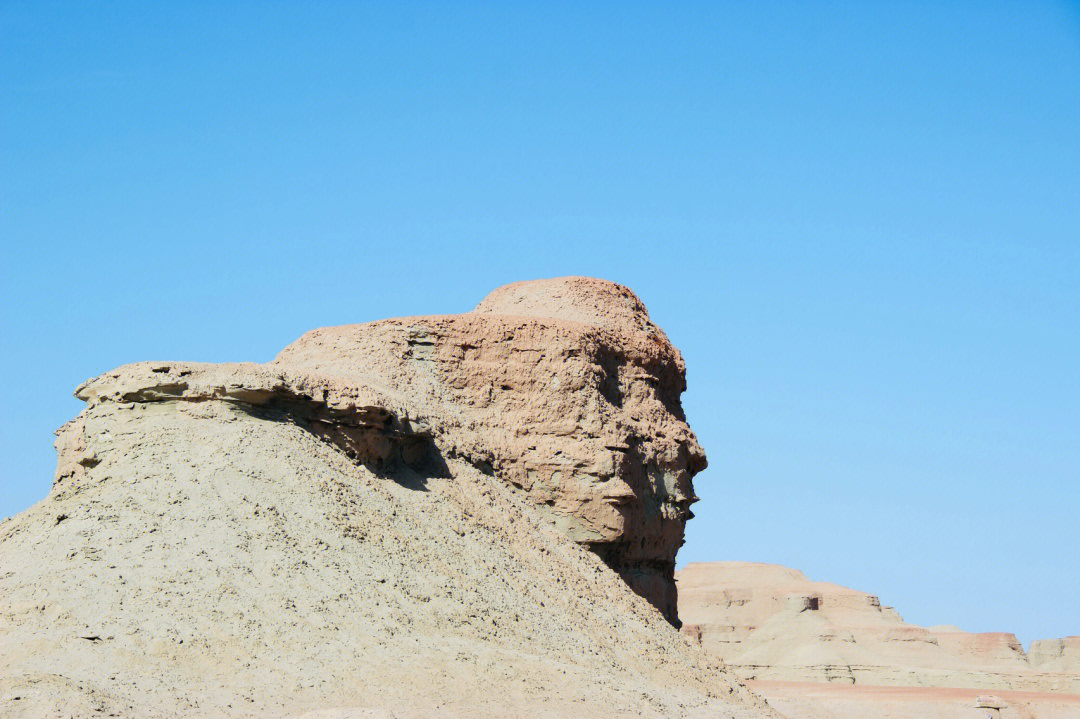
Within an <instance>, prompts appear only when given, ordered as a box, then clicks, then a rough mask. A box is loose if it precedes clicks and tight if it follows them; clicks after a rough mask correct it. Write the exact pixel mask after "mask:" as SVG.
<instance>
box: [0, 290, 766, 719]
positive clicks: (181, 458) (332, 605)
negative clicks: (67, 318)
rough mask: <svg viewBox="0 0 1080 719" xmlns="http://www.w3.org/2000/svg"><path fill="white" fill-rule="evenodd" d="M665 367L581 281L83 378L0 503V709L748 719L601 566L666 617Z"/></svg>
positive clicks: (665, 350) (669, 554)
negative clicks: (41, 487) (459, 309)
mask: <svg viewBox="0 0 1080 719" xmlns="http://www.w3.org/2000/svg"><path fill="white" fill-rule="evenodd" d="M574 303H577V304H574ZM581 303H585V304H584V305H582V304H581ZM570 305H573V306H570ZM506 307H514V308H517V309H515V310H514V311H515V312H519V314H516V315H507V314H502V312H504V311H505V308H506ZM682 388H683V365H682V360H681V358H680V357H679V355H678V353H677V351H675V350H674V349H673V348H672V347H671V345H670V343H668V342H667V340H666V338H665V337H664V336H663V334H662V333H660V331H659V330H657V329H656V328H655V327H653V326H652V325H651V323H649V322H648V318H647V315H646V314H645V313H644V308H643V307H641V306H640V302H639V301H637V300H636V298H634V297H633V295H632V294H630V293H629V291H628V290H625V288H621V287H619V286H617V285H612V284H611V283H602V282H599V281H595V280H585V279H581V278H570V279H566V280H556V281H547V282H542V283H538V284H531V285H528V286H526V287H513V286H512V287H511V288H506V289H504V290H503V291H501V292H497V293H495V294H493V296H492V298H490V299H489V300H486V301H485V302H484V303H482V304H481V306H480V308H478V310H477V312H475V313H469V314H466V315H458V316H438V317H425V318H409V319H404V320H389V321H385V322H378V323H372V324H369V325H355V326H350V327H343V328H329V329H325V330H317V331H315V332H312V333H308V334H307V335H305V336H304V337H303V338H301V339H300V340H298V341H297V342H296V343H294V344H293V345H292V346H290V347H289V348H287V349H286V350H285V351H284V352H282V354H281V355H280V356H279V357H278V358H277V359H276V360H275V361H274V362H271V363H269V364H266V365H257V364H250V363H241V364H228V365H207V364H196V363H172V362H165V363H140V364H136V365H128V366H126V367H122V368H120V369H118V370H115V371H112V372H108V373H106V374H104V375H102V376H100V377H98V378H96V379H94V380H91V381H90V382H87V383H86V384H84V385H83V386H82V387H80V388H79V390H78V396H79V397H80V398H82V399H84V400H85V401H86V403H87V407H86V409H85V410H84V412H83V413H82V414H80V415H79V417H78V418H77V419H76V420H74V421H72V422H69V423H68V424H67V425H65V426H64V427H63V428H62V429H61V430H60V432H59V433H58V440H57V449H58V451H59V454H60V457H59V461H58V471H57V478H56V483H55V485H54V487H53V490H52V492H51V493H50V495H49V497H48V498H46V499H45V500H44V501H42V502H40V503H38V504H37V505H35V506H34V507H32V508H31V509H30V510H28V511H27V512H24V513H22V514H20V515H18V516H16V517H14V518H11V519H8V520H5V521H4V522H3V523H0V715H2V716H5V717H7V716H11V717H40V716H56V715H63V716H80V717H81V716H100V715H115V716H130V717H177V716H205V717H219V716H245V717H248V716H250V717H255V716H258V717H287V716H290V717H295V716H299V715H307V716H311V717H317V716H318V717H341V718H342V719H344V718H345V717H363V716H371V717H381V716H394V717H398V719H403V718H405V717H428V716H446V717H463V716H469V717H474V716H475V717H501V716H526V715H527V716H541V717H592V716H599V715H604V716H621V717H631V716H633V717H639V716H641V717H669V716H675V717H679V716H684V717H705V716H723V717H735V718H739V719H750V718H751V717H766V716H775V714H773V713H772V712H771V711H770V710H769V709H768V708H767V707H766V706H764V705H763V704H762V703H761V702H760V701H758V700H757V699H756V698H755V697H754V696H753V695H751V694H749V693H748V692H746V691H745V690H744V689H743V688H742V687H741V686H740V685H739V684H738V683H737V682H736V681H735V680H734V679H733V678H732V677H731V676H730V675H729V674H727V673H726V672H724V671H723V670H722V669H721V667H720V665H719V662H718V661H716V660H712V659H710V658H709V657H708V656H707V655H706V654H705V653H703V652H701V651H700V650H699V649H697V648H695V647H693V646H692V645H691V644H689V643H688V642H686V641H685V640H684V639H683V638H682V637H680V636H679V634H678V632H677V631H676V630H675V629H674V628H672V627H671V625H670V624H669V622H668V621H666V620H665V616H664V615H663V614H661V613H660V612H658V611H657V610H656V609H655V608H654V607H653V606H650V605H649V603H647V602H646V601H645V600H643V599H642V598H641V597H639V596H637V595H635V593H634V592H633V591H631V590H630V588H629V587H628V586H627V583H626V582H624V581H623V580H622V579H620V578H619V576H618V575H616V574H615V573H614V572H612V571H610V569H609V568H608V566H605V563H604V562H605V561H606V562H607V563H608V565H610V566H613V567H615V568H616V569H618V570H619V572H620V573H621V574H622V575H623V576H624V577H625V578H626V579H627V580H628V581H629V583H630V585H631V586H632V587H634V589H635V590H637V591H638V592H639V593H641V594H644V595H646V596H647V597H648V599H649V600H650V601H652V602H653V603H654V604H656V605H659V606H660V607H661V608H662V609H664V610H666V614H667V618H673V616H674V610H673V602H674V592H673V585H672V583H671V572H670V568H671V566H672V564H671V563H672V562H673V560H674V556H675V551H676V550H677V548H678V544H679V543H680V542H681V539H682V527H683V524H684V523H685V521H686V519H687V518H688V516H689V510H688V506H689V503H690V502H691V501H692V499H693V490H692V487H691V484H690V480H691V476H692V475H693V473H694V472H696V471H697V470H699V469H700V468H701V467H702V466H704V456H703V454H702V453H701V450H700V448H699V447H698V446H697V443H696V441H694V438H693V434H692V433H691V432H690V430H689V428H688V427H687V426H686V424H685V422H684V420H683V418H682V413H681V409H680V408H679V404H678V399H679V393H680V392H681V391H682ZM567 535H569V536H570V537H573V538H574V540H576V541H571V540H570V539H569V538H568V536H567ZM582 545H584V546H582ZM590 549H592V550H594V551H589V550H590ZM601 557H603V561H602V560H601Z"/></svg>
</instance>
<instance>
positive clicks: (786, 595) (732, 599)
mask: <svg viewBox="0 0 1080 719" xmlns="http://www.w3.org/2000/svg"><path fill="white" fill-rule="evenodd" d="M676 577H677V583H678V588H679V613H680V616H681V617H682V619H683V621H684V625H683V632H684V633H685V634H686V635H687V636H689V637H690V638H691V639H692V640H693V641H694V642H695V643H697V644H699V645H701V646H702V647H703V648H704V649H705V650H706V651H708V652H710V653H711V654H713V655H714V656H716V657H718V658H720V659H722V660H723V661H724V663H725V664H726V665H727V666H728V667H730V668H731V669H732V670H733V671H734V672H735V673H736V674H738V675H739V676H740V677H741V678H743V679H746V680H764V681H785V682H826V683H841V684H854V685H857V686H860V685H867V686H898V687H963V688H980V689H995V690H996V689H1000V690H1018V691H1034V692H1051V691H1053V692H1066V693H1073V694H1080V637H1067V638H1065V639H1048V640H1043V641H1036V642H1032V645H1031V650H1030V651H1029V652H1027V653H1025V652H1024V649H1023V647H1022V646H1021V644H1020V642H1019V641H1017V639H1016V637H1015V636H1014V635H1012V634H1007V633H982V634H972V633H969V632H964V631H961V630H960V629H959V628H958V627H954V626H935V627H930V628H928V629H927V628H923V627H919V626H916V625H913V624H908V623H906V622H904V620H903V619H902V618H901V617H900V615H899V614H898V613H897V612H896V610H894V609H893V608H891V607H882V606H881V603H880V602H879V601H878V598H877V597H876V596H874V595H872V594H867V593H865V592H860V591H857V590H854V589H849V588H847V587H842V586H839V585H836V584H829V583H826V582H813V581H810V580H809V579H807V578H806V576H805V575H804V574H803V573H802V572H800V571H797V570H794V569H788V568H786V567H781V566H776V565H771V564H754V563H749V562H714V563H702V564H689V565H687V566H686V568H684V569H683V570H681V571H680V572H678V573H677V575H676Z"/></svg>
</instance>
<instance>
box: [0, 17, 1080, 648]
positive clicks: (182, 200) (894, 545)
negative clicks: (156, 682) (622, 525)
mask: <svg viewBox="0 0 1080 719" xmlns="http://www.w3.org/2000/svg"><path fill="white" fill-rule="evenodd" d="M582 5H583V4H581V3H547V4H527V3H485V4H479V5H466V4H463V3H431V4H416V5H409V4H402V3H396V2H395V3H385V4H382V5H363V4H359V3H352V2H350V3H330V2H321V3H299V2H297V3H291V4H284V3H282V4H272V3H251V4H229V3H194V4H192V3H174V4H172V5H168V4H164V3H132V4H120V3H71V4H52V3H43V2H25V3H13V2H4V3H3V4H2V6H0V84H2V88H0V90H2V92H0V123H2V124H0V140H2V146H0V153H2V154H0V183H2V184H0V189H2V197H0V237H2V242H3V253H2V263H3V268H2V272H3V275H2V287H0V293H2V304H3V327H2V337H3V343H2V345H0V362H2V366H0V396H2V397H3V399H4V409H3V412H0V430H2V445H0V462H2V464H0V471H2V485H0V495H2V496H0V515H9V514H12V513H15V512H18V511H21V510H22V509H24V508H26V507H28V506H29V505H30V504H32V503H33V502H36V501H38V500H40V499H42V498H43V497H44V496H45V495H46V493H47V492H48V489H49V486H50V483H51V477H52V473H53V469H54V466H55V455H54V452H53V449H52V446H51V444H52V441H53V437H52V431H53V430H54V429H56V428H57V427H58V426H59V425H61V424H62V423H63V422H65V421H66V420H68V419H69V418H71V417H73V416H74V415H75V414H76V413H77V412H78V411H79V410H80V403H79V402H77V401H76V400H75V399H73V398H72V396H71V392H72V390H73V389H74V388H75V386H76V385H77V384H79V383H80V382H82V381H83V380H85V379H87V378H89V377H91V376H94V375H96V374H98V373H100V372H102V371H105V370H108V369H110V368H112V367H114V366H116V365H120V364H123V363H126V362H132V361H137V360H147V359H177V360H180V359H182V360H208V361H230V360H256V361H264V360H269V359H271V358H272V357H273V356H274V355H275V354H276V352H277V351H278V350H279V349H280V348H282V347H284V346H285V345H286V344H287V343H289V342H290V341H291V340H293V339H294V338H296V337H297V336H298V335H300V334H301V333H302V332H304V331H305V330H307V329H310V328H313V327H317V326H322V325H332V324H342V323H350V322H363V321H368V320H374V319H378V318H382V317H387V316H399V315H406V314H423V313H441V312H457V311H465V310H468V309H470V308H471V307H472V306H473V305H474V304H475V303H476V302H477V301H478V300H479V299H480V298H481V297H483V296H484V295H485V294H486V293H487V292H488V291H489V290H490V289H492V288H494V287H496V286H498V285H501V284H504V283H507V282H511V281H515V280H521V279H527V278H536V277H550V276H558V275H569V274H581V275H593V276H598V277H604V278H607V279H611V280H616V281H618V282H622V283H625V284H627V285H629V286H631V287H632V288H633V289H634V290H636V291H637V292H638V294H639V295H640V296H641V297H642V298H643V299H644V300H645V302H646V304H647V305H648V306H649V308H650V310H651V311H652V315H653V318H654V319H655V320H656V321H657V322H658V323H659V324H661V325H662V326H663V327H665V328H666V329H667V331H668V333H669V335H670V336H671V338H672V340H673V341H674V342H675V343H676V344H677V345H678V346H679V347H680V348H682V350H683V352H684V354H685V357H686V362H687V365H688V368H689V390H688V392H687V394H686V395H685V406H686V409H687V413H688V415H689V419H690V422H691V424H692V425H693V427H694V428H695V429H696V430H697V432H698V434H699V436H700V438H701V441H702V444H703V445H704V446H705V448H706V449H707V451H708V453H709V459H710V466H709V469H708V470H707V471H706V472H705V473H704V474H702V475H701V476H700V477H699V482H698V493H699V495H700V496H701V497H702V501H701V503H700V504H699V505H698V506H697V507H696V510H697V514H698V518H697V519H696V520H694V521H693V522H692V523H691V528H690V530H689V537H688V542H687V544H686V547H685V549H684V550H683V552H682V553H681V554H680V559H681V561H683V562H685V561H700V560H710V559H743V560H757V561H766V562H777V563H781V564H785V565H790V566H793V567H798V568H801V569H803V570H804V571H806V572H807V573H808V574H809V575H810V576H811V577H813V578H815V579H822V580H829V581H835V582H840V583H843V584H847V585H850V586H854V587H857V588H861V589H864V590H868V591H872V592H875V593H877V594H880V595H881V597H882V600H883V602H884V603H887V604H893V605H895V606H897V607H898V608H899V610H900V611H901V613H902V614H903V615H904V616H905V617H906V618H907V619H909V620H911V621H914V622H918V623H921V624H934V623H955V624H958V625H960V626H961V627H963V628H965V629H969V630H973V631H974V630H978V631H987V630H1001V631H1014V632H1016V633H1017V634H1018V635H1019V636H1020V637H1021V639H1022V640H1024V641H1025V642H1027V641H1030V640H1031V639H1035V638H1041V637H1047V636H1060V635H1065V634H1070V633H1071V634H1076V633H1080V611H1078V607H1080V604H1078V601H1080V600H1078V597H1080V549H1078V547H1080V7H1078V5H1077V4H1075V3H1064V2H1058V3H1052V2H1018V3H1005V4H1002V3H993V2H972V3H955V4H949V3H937V2H925V3H904V4H891V3H868V2H855V3H848V4H843V3H829V4H815V3H810V2H797V3H779V4H770V3H749V2H747V3H742V2H740V3H720V2H710V3H702V4H693V3H650V4H643V5H627V4H623V3H613V4H606V3H592V4H587V5H585V6H582Z"/></svg>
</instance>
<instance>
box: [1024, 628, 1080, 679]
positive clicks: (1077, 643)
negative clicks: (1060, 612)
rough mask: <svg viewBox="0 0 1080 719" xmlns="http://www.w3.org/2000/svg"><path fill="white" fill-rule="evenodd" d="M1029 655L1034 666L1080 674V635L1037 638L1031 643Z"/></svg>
mask: <svg viewBox="0 0 1080 719" xmlns="http://www.w3.org/2000/svg"><path fill="white" fill-rule="evenodd" d="M1027 656H1028V661H1029V662H1030V663H1031V666H1033V667H1038V668H1039V669H1044V670H1046V671H1057V672H1073V673H1077V674H1080V636H1071V637H1065V638H1064V639H1037V640H1035V641H1033V642H1032V643H1031V648H1030V649H1029V650H1028V653H1027Z"/></svg>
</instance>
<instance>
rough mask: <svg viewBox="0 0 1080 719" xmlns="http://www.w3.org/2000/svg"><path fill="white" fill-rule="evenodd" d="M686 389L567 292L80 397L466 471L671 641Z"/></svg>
mask: <svg viewBox="0 0 1080 719" xmlns="http://www.w3.org/2000/svg"><path fill="white" fill-rule="evenodd" d="M684 389H685V366H684V363H683V360H682V357H681V355H680V354H679V352H678V350H676V349H675V348H674V347H673V346H672V345H671V343H670V342H669V341H668V339H667V337H666V335H665V334H664V333H663V331H662V330H660V329H659V328H658V327H656V325H654V324H653V323H652V322H651V321H650V320H649V316H648V312H647V311H646V309H645V306H644V305H643V304H642V303H641V301H640V300H639V299H638V298H637V297H636V296H635V295H634V294H633V293H632V292H631V291H630V290H629V289H627V288H625V287H622V286H620V285H617V284H614V283H611V282H605V281H602V280H595V279H589V278H581V277H570V278H561V279H555V280H540V281H534V282H522V283H518V284H514V285H508V286H506V287H503V288H500V289H498V290H495V291H494V292H492V293H491V295H489V296H488V297H487V298H486V299H484V300H483V301H482V302H481V303H480V304H479V305H478V306H477V307H476V309H475V310H474V311H473V312H469V313H466V314H461V315H439V316H429V317H410V318H402V319H391V320H384V321H380V322H372V323H368V324H360V325H347V326H342V327H329V328H323V329H317V330H313V331H311V332H308V333H307V334H305V335H304V336H303V337H301V338H300V339H299V340H297V341H296V342H294V343H293V344H291V345H289V346H288V347H287V348H285V350H283V351H282V352H281V354H279V355H278V357H277V358H276V359H275V360H274V361H273V362H271V363H269V364H266V365H256V364H250V363H244V364H233V365H201V364H191V363H159V364H153V363H141V364H137V365H129V366H126V367H122V368H119V369H118V370H114V371H113V372H109V373H106V374H105V375H102V376H101V377H99V378H97V379H95V380H91V381H90V382H88V383H87V384H85V385H84V386H83V387H81V388H80V389H79V390H78V392H77V395H78V396H79V397H80V398H82V399H84V400H86V401H87V402H89V403H90V404H91V405H92V406H93V405H95V404H98V403H103V402H115V403H125V402H154V401H163V400H177V401H193V402H194V401H206V400H220V401H226V402H236V403H242V404H245V405H248V406H252V407H263V408H267V409H272V410H275V411H283V412H286V413H287V414H288V415H289V416H291V417H293V418H294V420H296V421H300V422H303V423H305V425H306V426H308V427H309V428H312V429H313V431H316V433H318V434H320V435H321V436H323V437H324V438H325V439H327V440H329V441H331V442H333V443H335V444H337V445H338V446H340V447H342V448H343V449H345V450H346V451H347V452H348V453H349V455H350V456H352V457H354V458H355V459H357V460H358V461H360V462H363V463H365V464H369V465H373V466H387V465H390V464H393V463H395V462H404V463H405V464H408V465H410V466H412V465H415V464H417V463H427V464H428V465H429V466H430V465H432V464H434V465H438V464H439V463H443V462H445V461H447V460H448V459H462V460H465V461H467V462H468V463H470V464H472V465H473V466H475V467H477V468H479V469H481V471H484V472H487V473H490V474H493V475H494V476H496V477H498V478H499V479H501V480H502V481H504V482H506V483H508V484H510V485H512V486H514V487H515V488H517V489H518V490H519V491H521V492H523V493H525V494H526V495H527V496H528V497H529V499H530V500H531V501H532V502H534V503H535V504H536V505H538V506H540V507H542V508H544V511H545V512H547V513H548V515H549V516H550V518H551V520H552V521H553V522H555V523H556V525H557V526H558V527H559V528H560V529H561V530H562V531H563V532H564V533H566V534H567V535H569V536H570V537H571V538H573V539H574V540H576V541H578V542H580V543H583V544H586V545H588V546H589V547H590V548H592V549H593V550H594V551H595V552H597V553H598V554H599V555H600V556H601V557H602V558H603V559H604V560H605V561H606V562H607V563H608V565H609V566H611V567H612V568H613V569H615V570H616V571H618V572H619V573H620V575H621V576H622V577H623V578H624V579H625V580H626V581H627V583H628V584H629V585H630V586H631V587H632V588H633V589H634V590H635V591H636V592H637V593H638V594H640V595H642V596H644V597H645V598H647V599H648V600H649V601H650V602H651V603H652V604H653V605H654V606H656V607H657V608H658V609H660V610H661V611H662V612H663V613H664V615H665V617H667V618H668V620H669V621H671V622H673V623H676V624H677V623H678V618H677V614H676V610H677V602H676V590H675V583H674V563H675V554H676V552H677V551H678V549H679V547H680V546H681V545H682V541H683V532H684V528H685V524H686V521H687V520H688V519H689V518H690V517H691V516H692V515H691V513H690V504H691V503H692V502H693V501H695V499H696V498H695V497H694V492H693V485H692V478H693V476H694V475H695V474H696V473H697V472H699V471H701V470H702V469H703V468H704V467H705V464H706V461H705V455H704V452H703V451H702V449H701V447H700V446H699V445H698V443H697V440H696V438H695V436H694V434H693V432H692V431H691V430H690V428H689V426H688V425H687V424H686V421H685V418H684V415H683V412H682V407H681V404H680V395H681V393H682V392H683V390H684ZM81 431H82V430H81V426H80V425H79V424H78V423H77V422H76V423H75V424H70V425H68V427H67V428H66V429H65V430H64V431H63V432H61V434H60V439H59V440H58V443H57V447H58V449H59V450H60V453H61V459H60V465H59V466H60V468H59V469H58V479H61V480H62V479H64V478H68V479H69V481H74V478H76V477H77V475H78V474H79V473H80V472H81V471H82V468H83V467H84V466H86V464H87V463H88V462H93V457H92V456H89V455H87V451H88V450H87V447H86V445H87V442H86V441H85V438H83V437H82V435H81Z"/></svg>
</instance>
